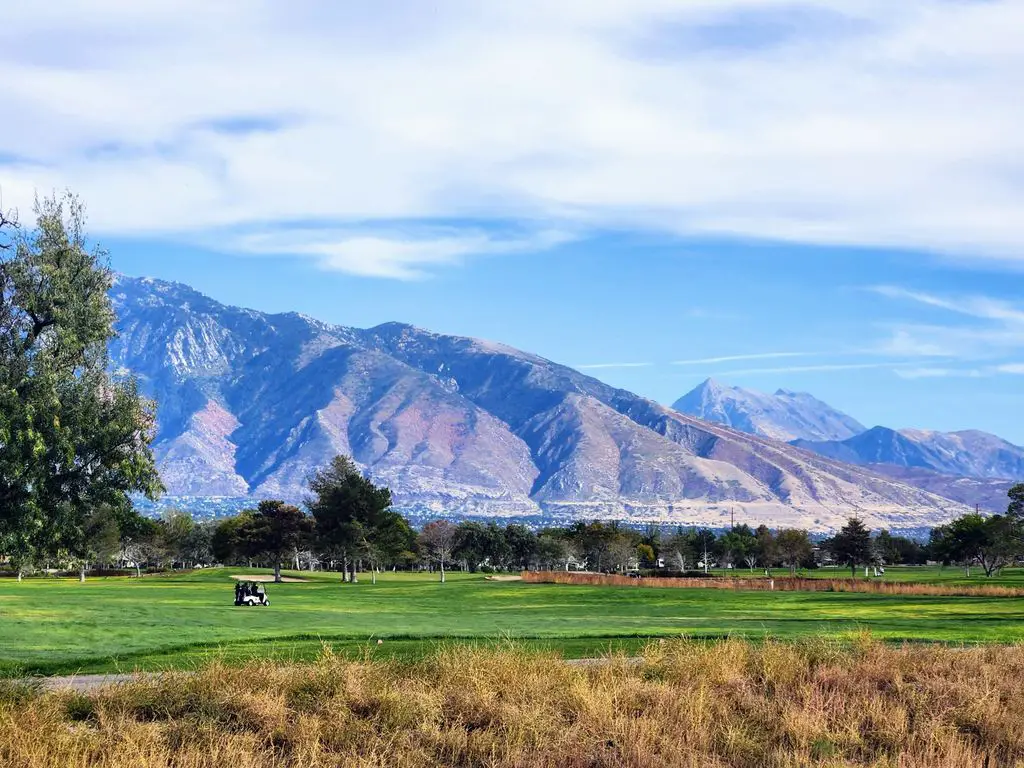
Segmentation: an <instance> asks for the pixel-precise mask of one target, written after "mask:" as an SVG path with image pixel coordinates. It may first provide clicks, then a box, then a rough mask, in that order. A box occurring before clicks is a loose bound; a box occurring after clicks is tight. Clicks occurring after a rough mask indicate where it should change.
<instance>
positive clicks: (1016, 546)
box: [932, 513, 1022, 576]
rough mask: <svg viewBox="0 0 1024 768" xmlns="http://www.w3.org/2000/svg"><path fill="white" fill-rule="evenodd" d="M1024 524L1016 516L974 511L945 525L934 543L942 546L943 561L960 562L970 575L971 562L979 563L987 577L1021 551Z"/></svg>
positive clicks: (935, 537) (933, 538)
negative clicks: (985, 513)
mask: <svg viewBox="0 0 1024 768" xmlns="http://www.w3.org/2000/svg"><path fill="white" fill-rule="evenodd" d="M1021 527H1022V523H1021V522H1020V521H1018V520H1017V519H1016V518H1013V517H1009V516H1003V515H993V516H992V517H984V516H982V515H978V514H973V513H972V514H969V515H964V516H963V517H959V518H957V519H956V520H954V521H953V522H951V523H950V524H948V525H945V526H942V527H941V528H940V529H939V532H938V533H936V534H933V537H932V543H933V545H935V544H939V545H940V546H941V550H940V551H941V554H942V555H943V556H944V557H943V559H944V560H951V561H956V562H959V563H961V564H962V565H963V566H964V569H965V571H966V573H967V574H968V575H970V565H971V563H977V564H978V565H980V566H981V568H982V570H983V571H984V572H985V575H986V576H993V575H995V574H996V573H998V572H999V571H1000V570H1002V568H1004V567H1005V566H1006V565H1008V564H1009V563H1010V562H1012V560H1013V558H1014V557H1015V556H1016V555H1017V554H1019V553H1020V551H1021V541H1022V532H1021Z"/></svg>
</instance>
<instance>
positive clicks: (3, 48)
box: [0, 0, 1024, 278]
mask: <svg viewBox="0 0 1024 768" xmlns="http://www.w3.org/2000/svg"><path fill="white" fill-rule="evenodd" d="M7 5H8V6H11V7H9V8H7V7H5V9H4V23H3V28H2V29H0V62H2V65H3V72H4V77H3V78H2V79H0V103H2V104H4V107H5V113H4V121H3V136H2V144H3V153H4V156H3V158H0V163H2V169H0V177H2V180H3V186H4V193H5V199H9V204H13V205H16V206H19V207H22V208H24V209H30V207H31V201H32V195H33V193H34V191H35V190H36V189H39V190H43V191H45V190H50V189H62V188H64V187H71V188H72V189H75V190H77V191H78V192H80V193H81V194H82V195H83V197H84V198H85V199H86V200H87V201H88V203H89V205H90V211H91V215H92V219H91V223H92V226H93V229H94V231H96V232H97V234H99V235H105V234H108V233H115V234H128V235H136V236H162V237H167V236H173V237H177V238H190V237H193V236H195V235H196V234H197V233H207V234H209V233H211V232H216V231H219V230H220V229H222V228H228V227H231V228H236V229H249V230H252V231H254V232H255V231H264V230H265V229H266V228H268V227H273V226H275V225H277V224H279V223H282V222H288V221H294V220H296V219H302V218H309V219H315V220H320V221H329V222H334V223H337V224H339V225H340V226H347V225H351V224H353V223H362V224H373V223H380V222H395V221H417V222H424V221H427V222H433V223H437V222H443V221H449V222H450V221H453V220H458V221H464V222H468V223H467V225H466V230H467V231H466V232H465V233H461V234H459V235H457V236H455V237H454V239H453V242H446V243H441V244H434V245H425V244H423V243H418V244H403V245H396V244H394V243H393V242H391V238H390V237H389V235H388V232H386V231H381V232H376V233H372V234H371V236H370V238H369V239H368V240H364V241H357V240H351V241H347V242H343V243H337V244H333V245H331V246H329V247H328V246H325V247H324V248H323V249H322V250H323V251H324V252H322V253H321V252H318V253H317V254H315V255H316V256H317V257H318V258H321V259H322V260H323V262H322V263H324V264H325V265H327V266H330V267H331V268H334V269H342V270H347V271H354V272H357V273H359V274H373V275H383V276H391V277H397V278H407V277H409V276H410V275H417V274H421V273H422V272H423V271H424V270H425V269H427V267H426V266H424V265H433V268H437V267H439V266H442V265H445V264H455V263H459V262H460V261H461V260H463V259H465V258H469V257H470V256H471V255H473V254H475V253H477V252H478V250H479V249H478V248H476V247H469V246H468V245H467V243H466V242H465V241H466V240H470V241H472V240H474V238H475V237H476V233H477V232H478V230H479V229H480V227H481V224H480V222H484V221H504V222H508V221H514V222H518V223H519V225H521V226H522V227H523V228H524V229H526V230H533V231H536V232H544V231H587V230H600V229H602V228H607V227H611V228H616V229H634V230H645V231H655V232H659V233H668V234H670V235H686V236H692V235H697V236H704V235H713V236H728V237H733V236H736V237H743V238H771V239H777V240H784V241H795V242H802V243H818V244H856V245H860V246H884V247H908V248H916V249H927V250H932V251H937V252H943V253H954V254H958V255H959V256H961V257H963V258H987V259H1003V260H1007V261H1013V262H1016V263H1020V262H1021V260H1022V259H1024V218H1022V217H1021V216H1020V215H1019V211H1020V210H1021V209H1022V208H1024V184H1022V183H1020V180H1019V178H1018V177H1019V174H1018V177H1014V175H1013V174H1014V171H1013V169H1015V168H1019V158H1020V156H1021V149H1022V146H1021V131H1020V111H1019V107H1018V106H1017V104H1018V101H1019V99H1018V98H1017V96H1018V92H1019V74H1018V73H1019V72H1021V71H1022V70H1024V46H1021V45H1020V29H1021V24H1022V22H1024V18H1022V17H1024V9H1022V8H1021V4H1020V3H1019V2H1018V0H989V1H988V2H938V0H901V2H899V3H892V2H889V3H881V2H879V0H849V1H848V2H844V3H836V2H827V1H826V0H688V2H685V3H683V2H679V1H678V0H601V2H562V3H556V4H549V5H547V6H545V13H544V14H542V15H538V13H537V7H538V5H537V3H535V2H523V0H492V1H490V2H487V3H482V4H481V3H477V4H467V3H464V2H461V0H438V2H434V3H430V4H429V8H428V5H427V4H423V3H419V2H416V0H396V1H395V2H388V3H372V4H365V3H337V2H331V1H330V0H310V2H304V3H301V4H300V6H299V7H298V8H294V7H292V6H291V5H285V4H281V3H276V2H271V0H252V1H251V2H250V1H249V0H222V1H221V2H217V3H209V2H200V0H180V2H174V3H171V2H166V1H165V0H164V1H160V0H156V1H154V2H147V3H134V4H128V3H124V2H118V1H117V0H94V2H89V3H81V2H80V3H71V4H67V5H66V7H62V9H61V12H60V13H48V12H46V10H45V9H44V6H42V5H40V4H38V3H8V4H7ZM664 30H670V33H669V34H665V33H664ZM168 61H174V62H175V66H174V67H168V66H167V62H168ZM467 61H470V62H472V63H473V65H472V66H471V67H467V66H466V64H465V63H466V62H467ZM808 61H813V62H814V66H807V62H808ZM780 82H783V83H786V87H785V88H777V87H775V86H776V85H777V84H778V83H780ZM839 92H842V94H843V98H837V96H836V94H837V93H839ZM279 116H289V117H287V118H284V119H282V118H280V117H279ZM290 116H301V119H291V117H290ZM921 126H928V129H927V130H926V131H922V129H921ZM96 147H107V148H130V151H126V152H125V151H108V152H95V151H93V150H94V149H95V148H96ZM1008 169H1009V170H1008ZM385 229H386V228H385ZM525 241H526V242H533V238H532V236H530V235H528V236H527V237H526V238H525ZM540 242H541V246H542V245H543V240H541V241H540ZM483 252H486V253H494V252H495V251H488V250H487V249H486V248H484V249H483ZM498 252H501V251H500V249H499V251H498ZM362 253H369V254H370V255H369V256H366V257H365V258H364V257H363V256H362V255H361V254H362ZM367 263H369V264H370V265H371V266H369V267H367ZM374 265H377V266H374ZM379 265H383V266H379Z"/></svg>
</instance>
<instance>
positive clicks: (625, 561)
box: [607, 526, 639, 571]
mask: <svg viewBox="0 0 1024 768" xmlns="http://www.w3.org/2000/svg"><path fill="white" fill-rule="evenodd" d="M613 528H614V535H613V536H612V539H611V542H610V543H609V545H608V555H607V562H608V565H609V566H611V567H612V568H614V569H615V570H618V571H626V570H628V569H629V568H631V567H632V566H633V564H634V562H636V561H637V560H638V557H637V544H638V539H639V537H638V536H635V535H633V533H632V531H625V530H620V529H619V528H618V526H613Z"/></svg>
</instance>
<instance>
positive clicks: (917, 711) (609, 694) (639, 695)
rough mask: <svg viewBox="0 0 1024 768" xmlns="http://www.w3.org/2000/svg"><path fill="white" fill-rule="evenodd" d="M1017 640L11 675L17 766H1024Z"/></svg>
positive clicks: (442, 654)
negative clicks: (79, 683) (88, 678)
mask: <svg viewBox="0 0 1024 768" xmlns="http://www.w3.org/2000/svg"><path fill="white" fill-rule="evenodd" d="M1022 684H1024V648H1018V647H1013V648H1007V647H999V648H996V647H990V648H983V649H968V650H957V649H948V648H921V647H912V648H910V647H908V648H894V647H888V646H884V645H882V644H878V643H874V642H872V641H870V639H868V638H863V639H861V640H859V641H858V642H856V643H854V644H853V646H852V647H851V646H849V645H848V646H845V647H844V646H839V645H835V644H830V643H828V642H825V641H815V642H805V643H800V644H782V643H767V644H758V645H754V644H750V643H747V642H744V641H739V640H730V641H723V642H719V643H697V642H687V641H671V642H662V643H658V644H655V645H652V646H651V647H650V648H648V649H647V650H646V651H645V653H644V656H643V659H642V661H641V663H635V662H634V661H632V660H629V659H623V658H611V659H608V660H606V661H605V662H604V663H600V664H590V665H569V664H566V663H564V662H562V661H561V660H560V659H558V658H557V657H555V656H550V655H543V654H537V653H527V652H524V651H521V650H518V649H516V648H515V647H513V646H508V647H498V648H495V649H490V650H480V649H471V648H452V649H441V650H439V651H438V652H437V653H435V654H434V655H432V656H431V657H429V658H427V659H426V660H425V661H422V662H419V663H415V664H401V663H398V662H375V661H369V660H367V661H362V662H346V661H341V660H338V659H335V658H333V657H332V656H331V654H330V653H326V654H325V655H324V657H323V658H322V659H321V660H320V661H319V663H317V664H314V665H311V666H308V665H307V666H278V665H274V664H270V663H266V664H256V665H253V666H249V667H245V668H226V667H221V666H213V667H210V668H208V669H205V670H202V671H199V672H198V673H196V674H194V675H189V674H181V673H179V674H169V675H167V676H165V677H162V678H160V679H158V680H152V681H139V682H136V683H133V684H129V685H124V686H119V687H115V688H111V689H107V690H104V691H102V692H99V693H97V694H95V695H91V696H84V695H81V694H71V693H62V694H47V695H42V696H34V695H32V694H31V693H26V691H25V690H23V689H19V690H16V691H14V692H13V693H12V692H11V690H13V689H11V690H8V691H7V693H6V694H4V693H3V692H2V691H0V765H3V766H10V767H11V768H54V766H76V767H78V768H89V767H91V766H107V767H110V768H121V767H122V766H123V767H125V768H128V767H131V768H163V767H164V766H175V767H176V768H200V767H206V766H210V767H213V766H224V767H225V768H228V767H230V768H266V766H302V767H303V768H305V767H309V768H317V767H319V766H381V767H383V766H400V767H401V768H418V767H420V766H438V765H440V766H491V767H493V768H525V767H526V766H551V767H552V768H555V767H557V768H611V766H631V767H635V768H655V767H657V768H663V767H664V766H670V767H672V766H685V767H687V768H696V767H697V766H699V767H700V768H725V767H726V766H729V767H730V768H732V767H735V768H773V767H778V768H783V767H790V766H793V767H795V766H894V767H895V766H903V767H905V768H917V767H920V768H940V767H941V768H980V767H981V766H986V765H987V766H990V767H991V768H995V766H1010V765H1018V766H1019V765H1024V696H1022V695H1021V690H1022Z"/></svg>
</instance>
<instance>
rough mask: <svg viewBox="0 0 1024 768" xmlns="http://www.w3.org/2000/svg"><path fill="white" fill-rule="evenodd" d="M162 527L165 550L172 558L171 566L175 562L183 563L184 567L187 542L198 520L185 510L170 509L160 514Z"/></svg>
mask: <svg viewBox="0 0 1024 768" xmlns="http://www.w3.org/2000/svg"><path fill="white" fill-rule="evenodd" d="M160 527H161V529H162V532H163V537H162V538H163V546H164V551H165V554H166V556H167V557H169V558H170V560H171V567H172V568H173V567H174V563H181V565H182V567H183V568H184V567H185V543H186V542H187V541H188V538H189V536H191V535H192V530H193V529H194V528H195V527H196V521H195V520H193V519H192V515H190V514H189V513H188V512H185V511H184V510H181V509H168V510H166V511H165V512H164V513H163V514H162V515H161V516H160Z"/></svg>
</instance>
